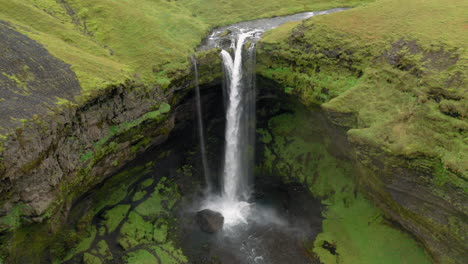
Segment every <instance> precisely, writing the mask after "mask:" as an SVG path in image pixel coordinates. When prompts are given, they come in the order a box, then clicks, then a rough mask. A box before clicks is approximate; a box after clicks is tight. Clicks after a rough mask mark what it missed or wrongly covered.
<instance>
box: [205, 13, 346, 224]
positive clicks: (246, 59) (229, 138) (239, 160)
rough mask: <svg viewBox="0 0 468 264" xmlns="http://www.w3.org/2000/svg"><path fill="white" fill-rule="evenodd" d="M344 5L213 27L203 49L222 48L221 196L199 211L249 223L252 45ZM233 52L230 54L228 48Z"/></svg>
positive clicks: (207, 201)
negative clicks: (275, 31) (281, 28)
mask: <svg viewBox="0 0 468 264" xmlns="http://www.w3.org/2000/svg"><path fill="white" fill-rule="evenodd" d="M341 10H345V9H340V8H337V9H331V10H327V11H320V12H305V13H300V14H296V15H291V16H285V17H278V18H273V19H258V20H253V21H247V22H241V23H238V24H235V25H231V26H228V27H221V28H217V29H216V30H214V31H213V32H212V34H211V35H210V36H209V37H208V38H207V39H206V40H205V43H204V45H203V46H201V47H200V49H201V50H204V49H205V50H206V49H212V48H220V47H221V48H222V51H221V58H222V61H223V73H224V82H223V95H224V105H225V110H226V131H225V154H224V169H223V173H222V177H221V180H220V182H221V183H222V186H221V193H220V195H217V194H212V195H209V196H208V197H206V199H205V200H204V202H203V203H202V206H201V208H200V209H211V210H214V211H218V212H220V213H221V214H222V215H223V216H224V226H225V227H226V226H227V227H228V228H229V227H230V226H235V225H237V224H238V223H247V219H248V216H249V214H250V212H251V211H253V210H258V208H257V209H255V208H254V207H253V206H252V205H251V204H249V199H250V195H251V193H252V191H253V180H252V178H253V175H252V174H253V162H254V145H255V137H254V136H255V43H256V41H258V39H259V38H260V36H261V35H262V33H263V32H265V31H266V30H269V29H272V28H275V27H277V26H280V25H281V24H284V23H286V22H291V21H300V20H302V19H306V18H309V17H312V16H314V15H321V14H329V13H333V12H337V11H341ZM230 50H233V51H234V52H233V54H231V53H230V52H229V51H230ZM257 213H259V212H257Z"/></svg>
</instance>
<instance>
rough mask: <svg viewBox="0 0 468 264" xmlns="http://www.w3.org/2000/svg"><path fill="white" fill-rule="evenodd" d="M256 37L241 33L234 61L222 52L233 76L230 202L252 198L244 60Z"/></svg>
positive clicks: (226, 178) (226, 180) (226, 188)
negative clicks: (248, 44)
mask: <svg viewBox="0 0 468 264" xmlns="http://www.w3.org/2000/svg"><path fill="white" fill-rule="evenodd" d="M250 36H252V32H249V33H241V34H239V35H238V40H237V44H236V49H235V55H234V58H231V56H230V55H229V53H228V52H226V51H224V50H223V52H222V58H223V62H224V65H225V67H226V68H227V70H226V72H227V73H231V78H230V83H229V85H228V87H229V89H228V93H227V95H228V98H229V100H228V104H227V111H226V134H225V136H226V148H225V157H224V172H223V196H225V197H226V198H227V199H228V200H231V201H237V200H240V199H243V200H245V199H246V198H248V196H249V194H250V186H249V177H250V175H249V171H248V167H249V166H248V164H246V162H247V160H248V159H246V157H245V155H246V152H247V151H248V150H246V148H248V147H249V146H248V144H249V136H248V126H249V121H250V119H251V118H250V117H249V114H251V112H250V111H249V110H250V109H249V108H250V107H249V106H248V104H247V103H252V102H251V100H246V99H247V98H246V95H248V94H250V93H249V91H248V90H249V89H250V88H251V87H248V86H247V85H246V83H245V82H244V81H245V79H244V78H243V75H244V72H243V67H242V66H243V63H242V62H243V56H242V51H243V48H244V42H245V40H246V39H247V38H248V37H250Z"/></svg>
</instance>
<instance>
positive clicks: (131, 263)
mask: <svg viewBox="0 0 468 264" xmlns="http://www.w3.org/2000/svg"><path fill="white" fill-rule="evenodd" d="M126 263H128V264H154V263H160V262H159V261H158V260H157V259H156V258H155V257H154V256H153V254H151V253H149V252H148V251H146V250H144V249H140V250H137V251H135V252H131V253H129V254H128V258H127V262H126ZM162 263H166V262H162Z"/></svg>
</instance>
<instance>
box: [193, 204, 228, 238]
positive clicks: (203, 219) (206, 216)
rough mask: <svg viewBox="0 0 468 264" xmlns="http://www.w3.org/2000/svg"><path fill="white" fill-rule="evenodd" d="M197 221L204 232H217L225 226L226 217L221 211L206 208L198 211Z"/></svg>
mask: <svg viewBox="0 0 468 264" xmlns="http://www.w3.org/2000/svg"><path fill="white" fill-rule="evenodd" d="M197 223H198V225H199V226H200V228H201V230H203V231H204V232H207V233H215V232H217V231H218V230H220V229H222V228H223V224H224V217H223V215H222V214H221V213H219V212H216V211H213V210H210V209H205V210H202V211H200V212H198V213H197Z"/></svg>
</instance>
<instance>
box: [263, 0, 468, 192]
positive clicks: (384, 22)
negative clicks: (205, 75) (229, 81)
mask: <svg viewBox="0 0 468 264" xmlns="http://www.w3.org/2000/svg"><path fill="white" fill-rule="evenodd" d="M467 8H468V4H467V2H466V1H459V0H449V1H442V0H431V1H424V3H422V2H421V1H417V0H411V1H396V0H381V1H377V2H375V3H372V4H369V5H367V6H365V7H360V8H356V9H354V10H349V11H346V12H343V13H336V14H332V15H328V16H321V17H315V18H313V19H311V20H309V21H307V22H304V23H302V24H301V23H293V24H289V25H286V26H284V27H281V28H279V29H276V30H273V31H271V32H269V33H268V34H267V35H266V36H265V37H264V39H263V42H264V43H266V44H271V45H272V47H267V48H266V50H265V51H266V52H270V51H271V52H272V54H271V55H272V56H271V59H270V60H269V59H265V60H269V61H265V62H264V63H265V64H266V65H267V67H264V68H261V69H260V72H261V73H262V74H264V75H266V76H268V77H271V78H274V79H277V80H278V81H280V82H282V83H283V84H285V85H286V86H291V87H295V91H292V92H294V93H297V94H300V96H301V97H302V99H303V100H304V101H306V102H308V103H319V104H323V107H325V108H326V109H328V110H330V111H335V112H341V113H348V114H352V115H354V116H355V117H356V118H357V119H356V120H357V122H352V123H347V124H346V125H349V126H351V127H354V128H355V129H352V130H350V131H349V134H350V136H352V138H354V139H356V140H362V141H366V142H367V143H369V144H373V145H378V146H384V148H385V149H386V150H387V151H389V152H392V153H394V154H401V155H405V156H409V157H417V156H419V155H420V154H421V153H424V154H426V155H427V156H429V157H434V158H436V159H440V160H441V161H442V164H443V165H441V166H442V168H440V169H448V170H450V171H451V172H452V173H447V175H451V176H449V177H452V179H451V180H453V182H455V183H456V184H457V185H458V186H459V187H461V188H462V189H464V190H465V191H466V190H468V186H467V184H466V180H467V178H466V177H468V176H467V174H468V162H467V160H468V156H467V155H468V144H467V143H468V142H467V141H466V140H467V132H466V131H467V129H468V123H467V119H466V118H467V116H466V114H467V113H468V105H467V100H466V96H467V94H468V88H467V85H466V73H467V72H468V70H467V67H468V60H467V59H468V55H467V52H466V47H467V43H468V34H467V31H466V29H467V22H466V19H465V16H464V14H466V12H464V10H467ZM297 25H299V26H297ZM306 44H309V46H308V48H307V49H308V50H304V46H306ZM278 47H281V49H280V50H279V51H276V50H277V49H278ZM324 50H325V52H323V51H324ZM275 58H282V59H286V60H287V63H283V62H284V61H283V62H281V63H280V62H275ZM293 61H294V63H291V62H293ZM291 64H294V65H295V66H291ZM319 65H320V66H319ZM297 66H303V68H301V71H299V70H297V69H298V68H297ZM304 69H305V71H304ZM307 71H309V72H307ZM453 173H455V174H458V175H459V176H458V177H457V176H454V175H453ZM459 177H461V178H459ZM439 180H440V182H441V184H443V183H444V182H445V181H447V180H448V179H439Z"/></svg>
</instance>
